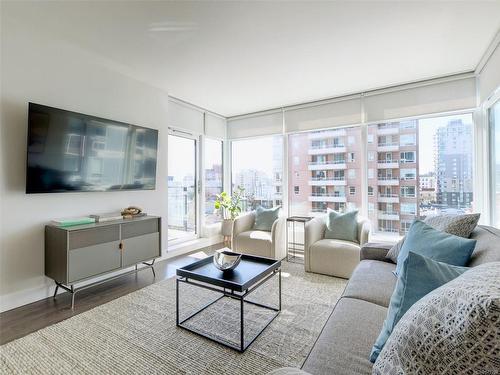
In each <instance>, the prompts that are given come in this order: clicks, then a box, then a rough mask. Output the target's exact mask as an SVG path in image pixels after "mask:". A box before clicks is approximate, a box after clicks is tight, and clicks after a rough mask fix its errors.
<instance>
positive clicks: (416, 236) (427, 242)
mask: <svg viewBox="0 0 500 375" xmlns="http://www.w3.org/2000/svg"><path fill="white" fill-rule="evenodd" d="M475 245H476V240H471V239H466V238H462V237H458V236H454V235H452V234H448V233H445V232H442V231H440V230H437V229H434V228H433V227H431V226H430V225H427V224H425V223H424V222H423V221H420V220H415V221H414V222H413V223H412V225H411V227H410V230H409V231H408V234H407V235H406V239H405V241H404V243H403V246H401V251H400V252H399V255H398V260H397V264H396V271H395V273H396V275H399V274H400V272H401V269H402V267H403V262H404V261H405V259H406V257H407V256H408V254H409V252H410V251H413V252H414V253H416V254H420V255H423V256H426V257H429V258H431V259H434V260H436V261H439V262H444V263H448V264H451V265H455V266H465V265H466V264H467V262H468V261H469V259H470V256H471V254H472V252H473V251H474V247H475Z"/></svg>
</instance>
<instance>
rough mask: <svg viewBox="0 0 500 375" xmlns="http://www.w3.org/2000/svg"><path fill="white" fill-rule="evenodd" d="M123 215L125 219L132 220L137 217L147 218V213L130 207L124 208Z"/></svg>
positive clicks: (135, 207)
mask: <svg viewBox="0 0 500 375" xmlns="http://www.w3.org/2000/svg"><path fill="white" fill-rule="evenodd" d="M121 215H122V216H123V218H124V219H132V218H135V217H141V216H146V213H145V212H144V211H143V209H142V208H140V207H137V206H130V207H127V208H124V209H123V210H122V212H121Z"/></svg>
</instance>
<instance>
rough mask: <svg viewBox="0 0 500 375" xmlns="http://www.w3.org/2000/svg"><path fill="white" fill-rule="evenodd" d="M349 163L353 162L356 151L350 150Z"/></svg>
mask: <svg viewBox="0 0 500 375" xmlns="http://www.w3.org/2000/svg"><path fill="white" fill-rule="evenodd" d="M348 155H349V163H353V162H354V160H355V159H354V152H349V154H348Z"/></svg>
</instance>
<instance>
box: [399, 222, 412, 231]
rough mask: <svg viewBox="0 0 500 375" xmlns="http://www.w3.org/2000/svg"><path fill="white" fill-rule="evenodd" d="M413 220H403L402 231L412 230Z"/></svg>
mask: <svg viewBox="0 0 500 375" xmlns="http://www.w3.org/2000/svg"><path fill="white" fill-rule="evenodd" d="M411 223H412V221H409V220H401V233H404V234H406V233H408V231H409V230H410V227H411Z"/></svg>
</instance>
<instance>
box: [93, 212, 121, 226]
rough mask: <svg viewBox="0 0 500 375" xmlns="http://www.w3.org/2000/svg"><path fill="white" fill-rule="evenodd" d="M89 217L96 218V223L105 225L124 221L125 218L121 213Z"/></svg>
mask: <svg viewBox="0 0 500 375" xmlns="http://www.w3.org/2000/svg"><path fill="white" fill-rule="evenodd" d="M89 217H91V218H94V219H95V222H96V223H104V222H107V221H115V220H123V216H122V214H121V212H120V211H115V212H107V213H104V214H95V215H89Z"/></svg>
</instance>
